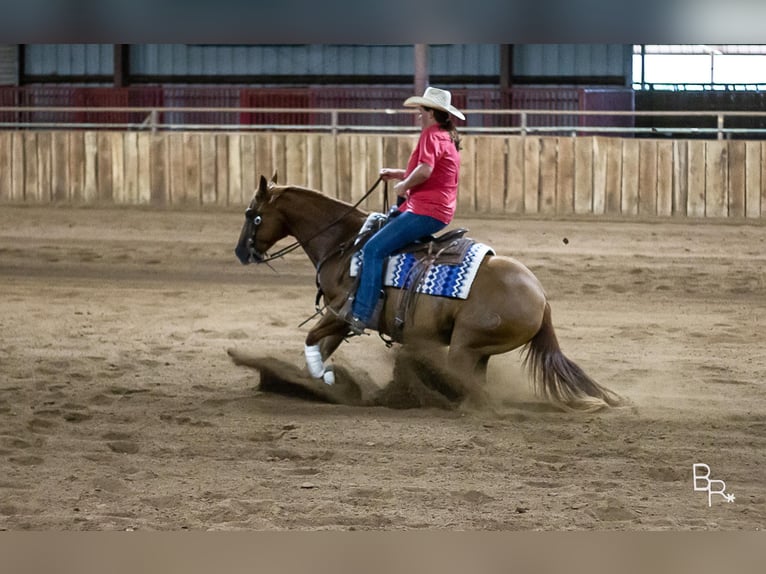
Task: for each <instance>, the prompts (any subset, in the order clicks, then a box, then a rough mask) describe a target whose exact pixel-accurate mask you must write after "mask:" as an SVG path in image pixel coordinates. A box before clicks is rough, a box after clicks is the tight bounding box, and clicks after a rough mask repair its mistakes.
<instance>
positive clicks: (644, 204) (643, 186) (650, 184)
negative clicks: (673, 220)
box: [637, 140, 658, 215]
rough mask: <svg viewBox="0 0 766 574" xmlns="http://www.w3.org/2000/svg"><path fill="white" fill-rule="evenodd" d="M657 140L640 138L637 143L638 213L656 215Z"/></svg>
mask: <svg viewBox="0 0 766 574" xmlns="http://www.w3.org/2000/svg"><path fill="white" fill-rule="evenodd" d="M657 182H658V176H657V141H655V140H642V141H641V142H640V143H639V145H638V210H637V213H638V214H639V215H657Z"/></svg>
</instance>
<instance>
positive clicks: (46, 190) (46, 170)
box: [37, 131, 53, 203]
mask: <svg viewBox="0 0 766 574" xmlns="http://www.w3.org/2000/svg"><path fill="white" fill-rule="evenodd" d="M52 143H53V137H52V134H51V132H48V131H42V132H39V133H38V134H37V173H38V191H37V200H38V201H40V202H42V203H49V202H50V201H51V200H52V199H53V194H52V191H51V189H52V188H51V155H52V152H51V145H52Z"/></svg>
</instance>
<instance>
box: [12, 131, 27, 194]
mask: <svg viewBox="0 0 766 574" xmlns="http://www.w3.org/2000/svg"><path fill="white" fill-rule="evenodd" d="M11 140H12V141H11V148H12V155H11V164H12V166H11V199H12V200H13V201H24V198H25V196H26V185H27V180H26V176H25V172H24V166H25V164H26V161H25V159H24V149H25V146H24V133H23V132H13V133H12V135H11Z"/></svg>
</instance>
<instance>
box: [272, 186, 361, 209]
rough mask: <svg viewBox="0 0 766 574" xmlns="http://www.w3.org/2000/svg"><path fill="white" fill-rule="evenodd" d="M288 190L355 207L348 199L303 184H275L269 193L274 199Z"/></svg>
mask: <svg viewBox="0 0 766 574" xmlns="http://www.w3.org/2000/svg"><path fill="white" fill-rule="evenodd" d="M287 192H296V193H298V194H302V195H309V196H313V197H316V198H317V199H323V200H326V201H330V202H332V203H337V204H338V205H342V206H345V207H353V206H352V204H350V203H348V202H347V201H343V200H342V199H337V198H335V197H330V196H329V195H327V194H326V193H323V192H321V191H319V190H317V189H311V188H310V187H303V186H301V185H275V186H273V187H272V188H271V189H270V190H269V193H270V194H271V196H272V197H273V198H274V199H276V198H277V197H279V196H280V195H282V194H283V193H287Z"/></svg>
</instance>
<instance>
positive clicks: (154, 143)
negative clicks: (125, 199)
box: [138, 134, 172, 206]
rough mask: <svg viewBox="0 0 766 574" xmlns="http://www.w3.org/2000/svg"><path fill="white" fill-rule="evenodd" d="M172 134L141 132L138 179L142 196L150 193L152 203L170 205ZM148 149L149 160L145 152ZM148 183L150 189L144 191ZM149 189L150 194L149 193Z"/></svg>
mask: <svg viewBox="0 0 766 574" xmlns="http://www.w3.org/2000/svg"><path fill="white" fill-rule="evenodd" d="M170 135H171V134H158V135H156V136H155V135H149V134H139V136H138V137H139V140H138V141H139V144H138V149H139V156H140V158H139V164H138V173H139V175H138V181H139V186H140V187H139V189H140V190H141V192H142V193H141V195H142V197H146V196H147V195H148V198H149V202H150V203H151V204H152V205H157V206H165V205H170V202H171V197H172V191H171V184H170V178H171V177H172V171H171V166H170V144H171V139H170ZM147 151H148V160H149V161H144V157H143V154H144V153H146V152H147ZM147 185H148V190H146V191H144V189H145V186H147ZM147 191H148V194H147Z"/></svg>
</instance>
